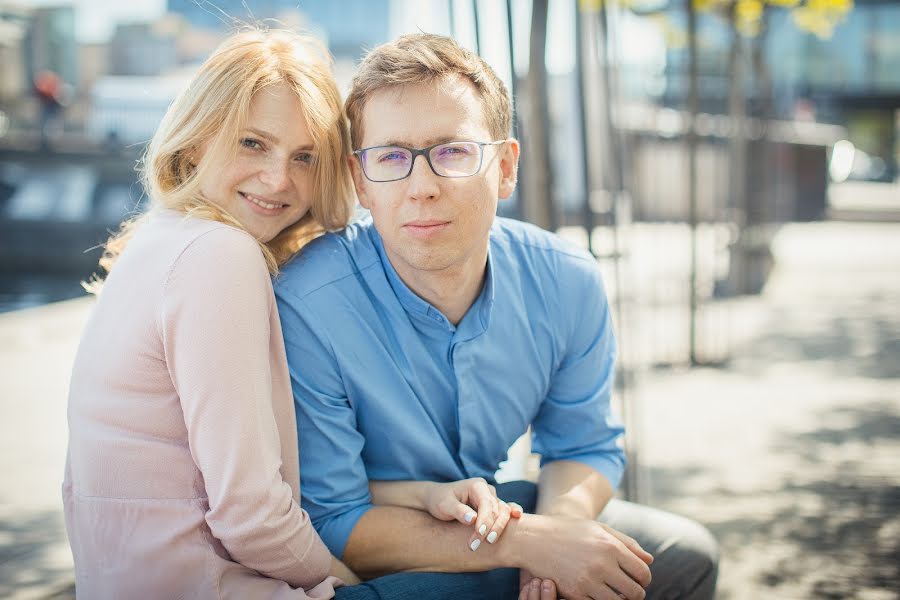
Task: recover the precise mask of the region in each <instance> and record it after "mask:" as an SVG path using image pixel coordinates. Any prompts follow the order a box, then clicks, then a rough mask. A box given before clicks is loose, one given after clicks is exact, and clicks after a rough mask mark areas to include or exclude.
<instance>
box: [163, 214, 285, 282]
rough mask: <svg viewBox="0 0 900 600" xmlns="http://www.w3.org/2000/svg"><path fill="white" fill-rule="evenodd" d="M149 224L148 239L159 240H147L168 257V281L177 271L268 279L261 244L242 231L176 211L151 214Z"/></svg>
mask: <svg viewBox="0 0 900 600" xmlns="http://www.w3.org/2000/svg"><path fill="white" fill-rule="evenodd" d="M147 225H148V228H147V232H146V233H147V234H149V235H148V237H150V238H156V239H153V240H147V241H151V243H152V246H154V247H156V248H157V249H159V250H160V251H161V254H163V255H165V256H166V258H167V261H166V262H167V263H168V265H167V267H168V271H169V275H170V277H169V279H171V278H172V277H171V276H172V275H173V274H174V273H177V272H187V273H194V274H196V273H199V272H202V273H204V274H205V276H206V277H211V276H212V277H215V276H223V277H229V276H239V275H245V274H247V273H248V272H255V273H265V274H266V276H268V269H267V267H266V262H265V258H264V257H263V254H262V251H261V249H260V247H259V243H258V242H257V240H256V239H255V238H254V237H253V236H252V235H250V234H249V233H247V232H246V231H244V230H243V229H239V228H237V227H233V226H231V225H228V224H226V223H221V222H219V221H213V220H210V219H204V218H199V217H193V216H190V215H184V214H180V213H177V212H175V211H160V212H159V213H158V214H154V215H151V216H150V221H149V223H148V224H147ZM163 249H165V250H163ZM206 277H204V278H206Z"/></svg>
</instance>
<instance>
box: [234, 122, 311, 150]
mask: <svg viewBox="0 0 900 600" xmlns="http://www.w3.org/2000/svg"><path fill="white" fill-rule="evenodd" d="M247 131H249V132H250V133H254V134H256V135H258V136H259V137H261V138H263V139H265V140H266V141H269V142H272V143H273V144H278V143H280V141H281V140H279V139H278V136H276V135H275V134H274V133H269V132H268V131H263V130H262V129H256V128H255V127H247ZM312 149H313V145H312V144H304V145H302V146H300V147H298V148H295V151H301V150H303V151H305V150H312Z"/></svg>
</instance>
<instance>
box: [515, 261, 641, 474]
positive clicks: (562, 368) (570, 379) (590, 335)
mask: <svg viewBox="0 0 900 600" xmlns="http://www.w3.org/2000/svg"><path fill="white" fill-rule="evenodd" d="M576 274H580V275H581V276H580V277H579V278H578V281H574V282H571V285H563V286H561V289H565V290H568V291H569V293H571V292H572V291H574V292H575V293H576V294H578V295H577V296H575V297H576V298H578V299H579V301H581V302H583V303H584V306H586V307H587V309H586V310H584V311H565V312H564V313H563V314H568V315H570V316H569V323H567V325H568V329H567V334H568V340H567V342H566V343H565V346H564V347H565V350H564V353H563V355H562V360H561V361H560V364H559V367H558V368H557V370H556V372H555V373H554V375H553V377H552V379H551V382H550V388H549V392H548V394H547V396H546V398H545V399H544V401H543V403H542V404H541V408H540V410H539V411H538V414H537V416H536V418H535V420H534V422H533V424H532V425H533V431H534V449H535V452H538V453H540V454H541V465H542V466H543V465H544V464H547V463H549V462H553V461H558V460H574V461H578V462H581V463H584V464H587V465H588V466H590V467H592V468H594V469H595V470H597V471H598V472H599V473H600V474H601V475H603V476H604V477H606V479H608V480H609V482H610V484H611V485H612V486H613V488H615V487H617V486H618V485H619V482H620V480H621V478H622V473H623V472H624V470H625V453H624V451H623V449H622V447H621V439H622V437H623V435H624V431H625V429H624V427H623V426H622V424H621V422H620V421H619V420H618V419H617V418H616V417H615V416H614V415H613V414H612V408H611V406H610V399H611V396H612V389H613V382H614V379H615V359H616V341H615V335H614V332H613V326H612V319H611V316H610V313H609V305H608V303H607V300H606V294H605V292H604V289H603V283H602V281H601V279H600V273H599V269H598V268H597V267H596V264H591V265H589V266H587V267H586V268H584V269H579V270H577V271H576ZM569 299H570V300H571V296H570V297H569ZM576 312H578V313H579V314H577V315H576V314H575V313H576Z"/></svg>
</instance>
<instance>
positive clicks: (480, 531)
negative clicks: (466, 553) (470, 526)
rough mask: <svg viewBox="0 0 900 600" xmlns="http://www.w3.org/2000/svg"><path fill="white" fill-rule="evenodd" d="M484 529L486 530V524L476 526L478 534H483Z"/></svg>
mask: <svg viewBox="0 0 900 600" xmlns="http://www.w3.org/2000/svg"><path fill="white" fill-rule="evenodd" d="M485 531H487V525H485V524H484V523H482V524H481V527H479V528H478V535H484V532H485Z"/></svg>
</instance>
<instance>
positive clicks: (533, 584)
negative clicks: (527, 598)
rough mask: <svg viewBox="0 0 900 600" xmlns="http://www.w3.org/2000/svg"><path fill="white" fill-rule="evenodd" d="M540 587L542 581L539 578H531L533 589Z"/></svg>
mask: <svg viewBox="0 0 900 600" xmlns="http://www.w3.org/2000/svg"><path fill="white" fill-rule="evenodd" d="M540 587H541V582H540V581H539V580H537V579H532V580H531V589H533V590H536V589H539V588H540Z"/></svg>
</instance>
